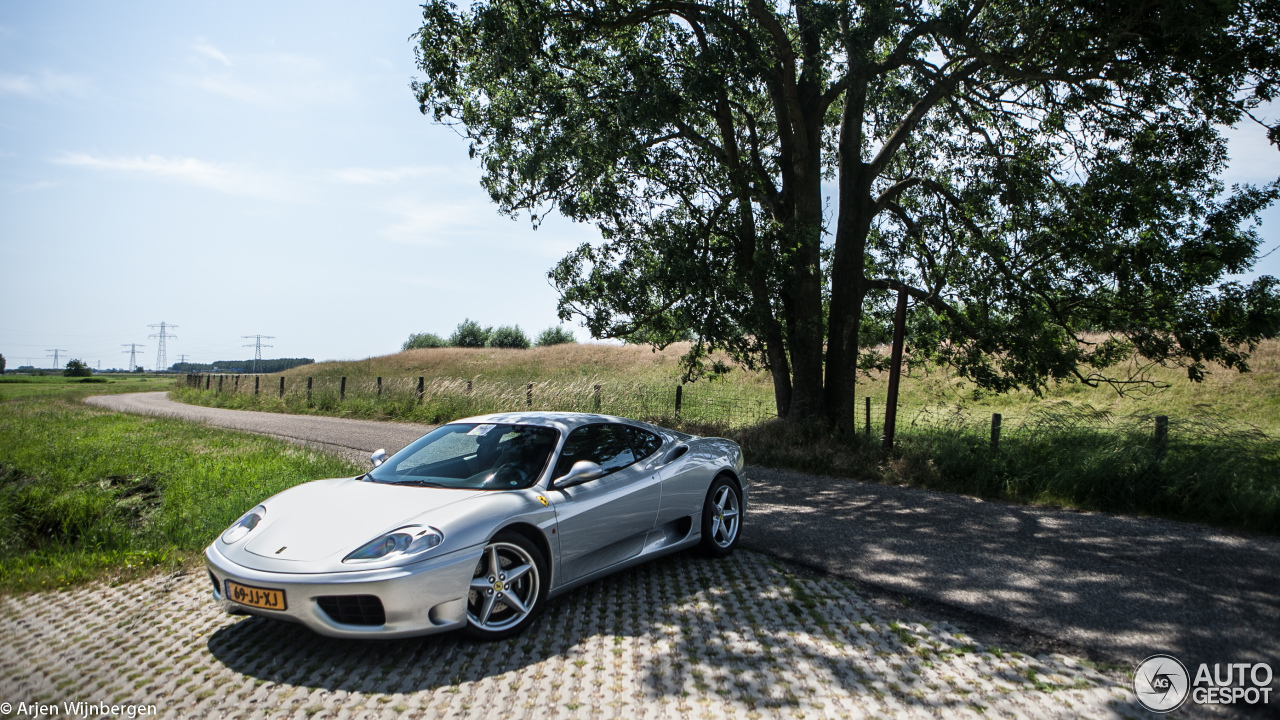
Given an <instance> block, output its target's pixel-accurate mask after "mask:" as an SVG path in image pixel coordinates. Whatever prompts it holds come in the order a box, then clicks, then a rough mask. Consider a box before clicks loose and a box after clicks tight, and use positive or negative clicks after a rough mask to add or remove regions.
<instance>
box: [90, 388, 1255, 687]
mask: <svg viewBox="0 0 1280 720" xmlns="http://www.w3.org/2000/svg"><path fill="white" fill-rule="evenodd" d="M89 402H90V403H92V404H94V405H98V406H101V407H105V408H110V409H113V410H119V411H124V412H138V413H148V414H154V415H169V416H174V417H182V418H186V419H190V420H196V421H201V422H207V423H210V424H213V425H219V426H223V427H229V428H235V429H239V430H247V431H250V432H257V433H265V434H268V435H274V436H276V437H281V438H287V439H290V440H294V441H297V442H303V443H308V444H312V445H318V446H322V447H328V448H332V449H337V450H341V451H345V452H346V453H348V454H349V455H356V454H358V456H360V457H363V458H367V457H368V453H369V452H371V451H373V450H375V449H377V448H379V447H385V448H386V449H387V451H388V452H393V451H394V450H396V449H398V448H400V447H403V446H404V445H405V444H407V443H408V442H410V441H412V440H413V439H415V438H417V437H418V436H419V435H421V434H422V433H424V432H425V431H426V430H427V429H428V428H427V427H426V426H421V425H408V424H401V423H380V422H370V421H361V420H345V419H340V418H329V417H315V416H299V415H281V414H275V413H260V412H245V411H236V410H220V409H214V408H205V407H197V406H191V405H183V404H180V403H175V402H171V401H169V400H168V399H167V398H166V397H165V394H164V393H139V394H133V395H111V396H101V397H95V398H90V399H89ZM748 478H749V480H750V482H751V483H752V496H751V505H750V508H749V511H748V517H749V519H748V521H747V522H746V523H745V524H744V526H743V528H744V533H743V544H744V546H745V547H747V548H750V549H754V550H758V551H761V552H765V553H768V554H771V555H774V556H776V557H779V558H783V559H786V560H791V561H795V562H800V563H803V564H806V565H809V566H813V567H817V568H821V569H824V570H826V571H828V572H831V573H834V574H836V575H839V576H842V577H846V578H850V579H853V580H855V581H858V582H861V583H865V584H867V585H870V586H873V587H877V588H879V589H881V590H883V591H887V592H889V593H894V594H898V593H900V594H902V595H905V596H908V597H909V598H917V599H919V600H920V601H922V602H924V603H936V604H937V605H938V606H940V607H942V608H952V609H958V610H959V612H960V613H961V614H965V615H969V616H972V617H974V618H978V619H985V620H989V621H992V622H994V623H995V624H997V625H1007V626H1010V627H1013V628H1017V629H1022V630H1026V631H1030V632H1031V633H1036V634H1040V635H1044V636H1048V637H1050V638H1053V639H1056V640H1059V641H1062V642H1065V643H1068V644H1069V645H1071V646H1075V647H1080V648H1084V649H1087V650H1089V651H1091V652H1094V653H1097V654H1098V655H1099V656H1102V657H1106V658H1110V659H1113V660H1118V661H1125V662H1136V661H1138V660H1141V659H1142V658H1144V657H1147V656H1149V655H1152V654H1156V653H1168V654H1171V655H1173V656H1175V657H1177V658H1179V659H1180V660H1182V661H1183V662H1184V663H1185V664H1187V665H1188V666H1189V668H1190V669H1191V672H1192V673H1194V672H1195V667H1196V665H1198V664H1199V663H1201V662H1204V663H1209V664H1210V665H1212V664H1213V663H1223V664H1225V663H1235V662H1249V663H1256V662H1267V663H1270V665H1271V667H1272V668H1273V669H1274V670H1276V671H1277V674H1280V539H1277V538H1270V537H1258V536H1249V535H1242V534H1236V533H1231V532H1228V531H1224V530H1219V529H1216V528H1211V527H1207V526H1203V525H1194V524H1189V523H1179V522H1172V521H1166V520H1158V519H1151V518H1135V517H1124V516H1116V515H1109V514H1105V513H1080V512H1073V511H1067V510H1058V509H1051V508H1038V507H1027V506H1019V505H1009V504H1005V503H999V502H984V501H982V500H978V499H975V498H970V497H964V496H960V495H952V494H948V493H940V492H933V491H928V490H921V489H918V488H909V487H893V486H885V485H875V484H867V483H860V482H857V481H853V480H846V479H838V478H825V477H815V476H811V475H804V474H800V473H792V472H784V471H777V470H770V469H767V468H759V467H751V468H750V469H749V474H748Z"/></svg>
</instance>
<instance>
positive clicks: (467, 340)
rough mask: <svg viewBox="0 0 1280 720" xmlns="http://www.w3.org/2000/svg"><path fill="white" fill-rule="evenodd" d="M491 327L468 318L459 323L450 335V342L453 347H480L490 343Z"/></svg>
mask: <svg viewBox="0 0 1280 720" xmlns="http://www.w3.org/2000/svg"><path fill="white" fill-rule="evenodd" d="M492 333H493V328H491V327H480V323H478V322H476V321H475V320H472V319H471V318H467V319H465V320H463V321H462V322H460V323H458V327H457V329H455V330H454V331H453V334H452V335H450V336H449V344H450V345H452V346H453V347H463V348H480V347H484V346H486V345H488V344H489V335H491V334H492Z"/></svg>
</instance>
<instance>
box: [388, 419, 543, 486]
mask: <svg viewBox="0 0 1280 720" xmlns="http://www.w3.org/2000/svg"><path fill="white" fill-rule="evenodd" d="M559 435H560V434H559V433H558V432H557V431H556V430H554V429H552V428H548V427H539V426H536V425H504V424H498V423H483V424H478V423H456V424H451V425H443V426H441V427H438V428H436V429H435V430H432V431H431V432H429V433H427V434H426V435H424V436H422V437H421V438H419V439H418V440H416V441H414V442H413V444H411V445H409V446H408V447H406V448H405V449H403V450H401V451H400V452H398V453H396V454H395V455H392V456H391V457H390V458H387V461H386V462H384V463H383V464H381V465H379V466H378V467H376V468H374V469H373V470H371V471H370V472H369V474H368V479H369V480H372V481H373V482H377V483H385V484H389V485H421V486H424V487H446V488H464V489H471V490H516V489H520V488H527V487H529V486H531V485H533V484H534V483H535V482H537V480H538V476H539V475H541V474H542V470H543V468H545V467H546V466H547V460H548V459H549V458H550V457H551V453H552V451H553V450H555V447H556V440H557V439H559Z"/></svg>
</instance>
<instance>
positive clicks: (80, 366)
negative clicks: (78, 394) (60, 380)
mask: <svg viewBox="0 0 1280 720" xmlns="http://www.w3.org/2000/svg"><path fill="white" fill-rule="evenodd" d="M62 374H63V375H65V376H67V377H89V376H90V375H92V374H93V370H92V369H91V368H90V367H89V366H88V365H87V364H85V363H83V362H80V361H79V360H72V361H71V362H69V363H67V369H66V370H63V371H62Z"/></svg>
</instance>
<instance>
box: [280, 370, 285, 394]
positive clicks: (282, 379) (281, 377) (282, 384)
mask: <svg viewBox="0 0 1280 720" xmlns="http://www.w3.org/2000/svg"><path fill="white" fill-rule="evenodd" d="M280 399H281V400H283V399H284V376H283V375H281V376H280Z"/></svg>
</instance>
